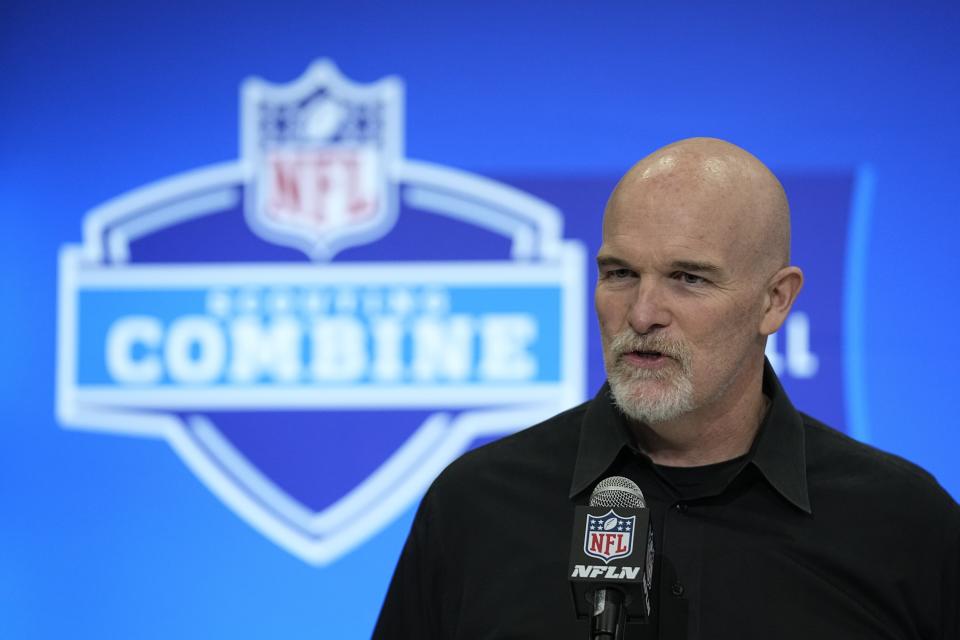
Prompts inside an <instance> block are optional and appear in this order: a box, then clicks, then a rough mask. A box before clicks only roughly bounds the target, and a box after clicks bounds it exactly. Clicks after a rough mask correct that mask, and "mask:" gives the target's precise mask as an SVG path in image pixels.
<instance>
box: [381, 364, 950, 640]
mask: <svg viewBox="0 0 960 640" xmlns="http://www.w3.org/2000/svg"><path fill="white" fill-rule="evenodd" d="M764 392H765V393H766V394H767V396H768V397H769V398H770V399H771V405H770V409H769V411H768V413H767V416H766V418H765V419H764V421H763V424H762V425H761V427H760V430H759V432H758V435H757V437H756V439H755V441H754V443H753V446H752V448H751V450H750V451H749V452H748V453H747V455H746V456H743V457H742V458H738V459H736V460H732V461H728V462H726V463H721V464H720V465H711V466H710V467H700V468H695V469H669V468H662V467H658V466H657V465H654V464H652V463H651V461H650V460H649V458H647V457H646V456H645V455H643V453H641V452H640V451H638V450H637V449H636V448H634V447H633V445H632V443H631V437H630V433H629V429H628V425H627V423H626V421H625V419H624V418H623V416H622V415H621V414H620V413H619V412H618V411H617V410H616V408H615V407H614V406H613V404H612V401H611V400H610V398H609V391H608V389H607V388H606V387H604V389H602V390H601V391H600V393H599V394H598V395H597V397H596V398H594V400H592V401H590V402H588V403H585V404H583V405H581V406H579V407H577V408H575V409H571V410H570V411H567V412H565V413H562V414H560V415H558V416H555V417H554V418H551V419H550V420H548V421H546V422H545V423H543V424H540V425H537V426H535V427H532V428H530V429H527V430H525V431H522V432H520V433H517V434H515V435H513V436H510V437H507V438H504V439H502V440H499V441H497V442H495V443H492V444H490V445H487V446H485V447H481V448H479V449H476V450H474V451H472V452H470V453H468V454H466V455H464V456H463V457H461V458H460V459H459V460H458V461H456V462H454V463H453V464H452V465H450V467H449V468H448V469H447V470H446V471H444V473H443V474H441V476H440V477H439V478H438V479H437V480H436V482H435V483H434V485H433V486H432V487H431V488H430V490H429V491H428V492H427V494H426V496H424V499H423V502H422V503H421V506H420V509H419V511H418V512H417V516H416V519H415V520H414V524H413V527H412V530H411V532H410V536H409V538H408V540H407V543H406V546H405V547H404V550H403V553H402V555H401V558H400V562H399V563H398V565H397V569H396V572H395V574H394V577H393V581H392V583H391V585H390V590H389V592H388V594H387V598H386V601H385V602H384V606H383V610H382V612H381V615H380V620H379V622H378V624H377V628H376V630H375V632H374V638H377V639H388V640H393V639H410V640H430V639H434V638H445V639H446V638H449V639H454V638H456V639H461V638H462V639H466V638H471V639H473V638H477V639H480V638H490V639H492V638H545V639H548V638H549V639H551V640H561V639H566V638H571V639H573V640H584V639H585V638H586V637H587V634H588V631H587V623H586V622H585V621H578V620H575V617H574V612H573V602H572V596H571V593H570V589H569V584H568V582H567V560H568V554H569V549H570V536H571V531H572V528H573V506H574V505H575V504H586V503H587V502H588V500H589V496H590V492H591V490H592V488H593V486H594V485H595V484H596V483H597V482H598V481H599V480H601V479H602V478H605V477H607V476H611V475H622V476H626V477H628V478H630V479H632V480H633V481H634V482H636V483H637V484H638V485H639V486H640V488H641V490H642V491H643V492H644V494H645V496H646V498H647V504H648V506H649V507H650V509H651V514H652V520H653V526H654V537H655V549H656V556H655V558H656V560H655V567H654V594H653V597H652V605H653V612H652V615H651V619H650V620H649V621H648V622H646V623H643V624H636V625H629V626H628V627H627V635H626V637H627V638H628V639H637V640H640V639H645V638H651V639H652V638H664V639H677V640H680V639H684V640H686V639H703V640H714V639H716V640H722V639H725V638H737V639H745V638H763V639H764V640H766V639H769V638H777V639H778V640H780V639H790V638H798V639H799V638H803V639H805V640H807V639H811V638H812V639H814V640H830V639H834V638H835V639H838V640H840V639H842V640H855V639H859V638H862V639H864V640H867V639H870V640H875V639H878V638H884V639H885V638H890V639H894V638H897V639H914V638H916V639H920V638H923V639H928V640H933V639H937V640H960V508H958V506H957V504H956V502H954V501H953V499H952V498H950V496H949V495H948V494H947V493H946V492H945V491H944V490H943V489H941V488H940V486H939V485H938V484H937V483H936V481H935V480H934V479H933V478H932V477H931V476H930V475H929V474H927V473H926V472H925V471H923V470H922V469H920V468H918V467H917V466H915V465H913V464H911V463H909V462H906V461H905V460H903V459H901V458H898V457H896V456H893V455H890V454H886V453H882V452H880V451H877V450H876V449H873V448H870V447H868V446H866V445H863V444H861V443H858V442H856V441H854V440H852V439H850V438H848V437H846V436H844V435H842V434H840V433H839V432H837V431H835V430H833V429H831V428H829V427H827V426H825V425H823V424H821V423H819V422H817V421H816V420H813V419H812V418H809V417H808V416H805V415H803V414H801V413H798V412H797V411H796V410H795V409H794V408H793V406H792V405H791V403H790V401H789V399H788V398H787V396H786V394H785V393H784V392H783V390H782V389H781V388H780V385H779V382H778V381H777V380H776V377H775V376H774V374H773V372H772V371H771V370H770V369H769V366H768V368H767V371H766V373H765V377H764Z"/></svg>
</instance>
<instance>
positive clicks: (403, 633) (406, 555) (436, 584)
mask: <svg viewBox="0 0 960 640" xmlns="http://www.w3.org/2000/svg"><path fill="white" fill-rule="evenodd" d="M434 512H435V510H434V505H433V497H432V494H431V493H430V492H428V493H427V495H426V496H424V498H423V501H422V502H421V503H420V508H419V509H418V510H417V515H416V517H415V518H414V520H413V526H412V527H411V528H410V535H409V536H408V537H407V541H406V543H405V544H404V547H403V551H402V552H401V554H400V560H399V561H398V562H397V567H396V569H395V570H394V573H393V579H392V580H391V581H390V588H389V589H388V590H387V596H386V598H385V599H384V602H383V608H382V609H381V610H380V617H379V619H378V620H377V625H376V627H375V628H374V631H373V640H408V639H410V638H417V639H422V640H435V639H436V640H440V639H441V638H449V637H452V634H451V633H449V632H445V631H444V628H443V627H444V619H446V622H447V623H449V621H450V611H451V607H450V593H449V591H447V590H445V588H444V584H443V578H444V575H443V564H442V549H441V544H440V540H439V539H438V538H439V532H438V531H437V529H438V527H437V523H436V521H435V519H434ZM448 631H449V629H448Z"/></svg>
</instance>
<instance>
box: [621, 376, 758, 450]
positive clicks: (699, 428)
mask: <svg viewBox="0 0 960 640" xmlns="http://www.w3.org/2000/svg"><path fill="white" fill-rule="evenodd" d="M748 389H750V391H749V392H748V393H743V394H740V395H739V396H737V397H736V400H735V401H734V402H733V403H730V404H728V405H727V406H708V407H702V408H700V409H699V410H696V411H692V412H690V413H688V414H684V415H683V416H680V417H678V418H676V419H674V420H671V421H669V422H662V423H658V424H655V425H648V424H642V423H633V424H631V427H632V430H633V434H634V438H635V439H636V443H637V445H638V446H639V447H640V449H641V450H642V451H643V452H644V453H646V454H647V455H648V456H649V457H650V459H651V460H652V461H653V462H654V463H655V464H660V465H664V466H670V467H699V466H704V465H708V464H714V463H717V462H724V461H726V460H732V459H733V458H737V457H739V456H742V455H744V454H745V453H747V451H749V450H750V447H751V445H752V444H753V441H754V439H755V438H756V435H757V431H758V430H759V429H760V423H761V422H762V421H763V418H764V416H765V415H766V412H767V408H768V407H769V406H770V400H769V399H768V398H767V397H766V396H765V395H763V392H762V372H761V375H760V377H759V378H758V379H757V380H756V382H751V384H749V385H748Z"/></svg>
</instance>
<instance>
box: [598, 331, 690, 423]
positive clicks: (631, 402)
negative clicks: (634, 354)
mask: <svg viewBox="0 0 960 640" xmlns="http://www.w3.org/2000/svg"><path fill="white" fill-rule="evenodd" d="M635 350H636V351H648V350H649V351H659V352H661V353H664V354H666V355H669V356H670V357H672V358H673V359H674V364H677V365H679V370H677V368H675V367H674V366H670V367H668V368H667V369H665V370H647V369H638V368H635V367H632V366H630V365H629V364H627V363H625V362H624V361H622V360H621V359H620V355H621V354H623V353H626V352H630V351H635ZM606 351H607V352H606V353H605V354H604V357H605V359H606V365H607V379H608V381H609V382H610V392H611V395H612V396H613V402H614V404H615V405H616V406H617V408H618V409H620V411H621V412H623V414H624V415H626V416H627V417H628V418H631V419H633V420H636V421H638V422H643V423H646V424H657V423H661V422H667V421H669V420H673V419H675V418H678V417H679V416H681V415H683V414H685V413H688V412H689V411H691V410H692V409H693V383H692V382H691V381H690V378H691V370H690V356H689V351H688V349H687V348H686V345H684V344H683V343H682V342H674V341H670V340H667V339H664V338H661V337H660V336H658V335H643V336H641V335H637V334H635V333H633V332H632V331H629V330H628V331H625V332H623V333H621V334H619V335H617V336H615V337H614V338H613V340H612V341H611V343H610V344H609V345H608V346H607V349H606ZM645 382H654V383H656V384H657V386H658V387H660V389H658V390H656V391H651V390H641V389H642V387H643V386H646V385H645Z"/></svg>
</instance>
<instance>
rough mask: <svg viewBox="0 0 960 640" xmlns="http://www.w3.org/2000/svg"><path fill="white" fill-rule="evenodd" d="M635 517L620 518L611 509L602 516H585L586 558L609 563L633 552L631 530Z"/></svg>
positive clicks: (584, 544)
mask: <svg viewBox="0 0 960 640" xmlns="http://www.w3.org/2000/svg"><path fill="white" fill-rule="evenodd" d="M636 519H637V517H636V516H630V517H629V518H622V517H620V516H619V515H617V514H616V512H614V510H613V509H611V510H610V511H608V512H607V513H605V514H604V515H602V516H592V515H590V514H587V529H586V531H585V532H584V535H583V551H584V553H586V554H587V555H588V556H593V557H594V558H599V559H600V560H603V561H604V562H610V561H611V560H613V559H615V558H623V557H626V556H628V555H630V554H631V553H632V552H633V529H634V523H635V522H636Z"/></svg>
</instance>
